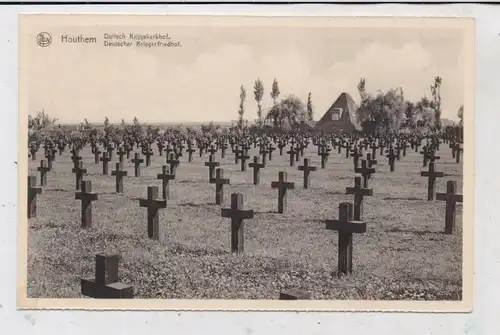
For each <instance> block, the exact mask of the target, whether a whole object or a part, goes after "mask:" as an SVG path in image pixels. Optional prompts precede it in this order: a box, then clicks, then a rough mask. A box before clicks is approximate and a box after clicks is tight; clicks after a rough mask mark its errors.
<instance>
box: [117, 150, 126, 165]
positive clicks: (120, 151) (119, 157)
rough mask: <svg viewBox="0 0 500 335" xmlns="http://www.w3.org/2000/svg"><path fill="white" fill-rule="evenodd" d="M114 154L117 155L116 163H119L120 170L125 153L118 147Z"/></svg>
mask: <svg viewBox="0 0 500 335" xmlns="http://www.w3.org/2000/svg"><path fill="white" fill-rule="evenodd" d="M116 154H117V155H118V161H119V162H120V169H122V168H123V160H124V157H125V155H126V154H127V151H126V150H125V149H124V148H123V147H119V148H118V151H117V152H116Z"/></svg>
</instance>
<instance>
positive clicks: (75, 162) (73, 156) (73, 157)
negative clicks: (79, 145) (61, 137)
mask: <svg viewBox="0 0 500 335" xmlns="http://www.w3.org/2000/svg"><path fill="white" fill-rule="evenodd" d="M72 152H73V153H72V154H71V160H72V161H73V167H75V168H76V167H77V166H78V162H80V161H81V160H82V157H81V156H78V150H76V149H75V150H72Z"/></svg>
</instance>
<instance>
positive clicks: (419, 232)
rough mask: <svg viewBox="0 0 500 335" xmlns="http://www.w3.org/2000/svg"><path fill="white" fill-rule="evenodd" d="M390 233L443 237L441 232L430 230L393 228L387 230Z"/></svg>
mask: <svg viewBox="0 0 500 335" xmlns="http://www.w3.org/2000/svg"><path fill="white" fill-rule="evenodd" d="M388 231H389V232H391V233H407V234H415V235H438V236H442V235H445V234H444V232H442V231H431V230H410V229H401V228H398V227H394V228H391V229H389V230H388Z"/></svg>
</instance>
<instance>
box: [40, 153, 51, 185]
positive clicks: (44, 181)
mask: <svg viewBox="0 0 500 335" xmlns="http://www.w3.org/2000/svg"><path fill="white" fill-rule="evenodd" d="M37 171H40V186H45V185H47V172H48V171H50V168H49V167H48V166H47V164H46V162H45V160H43V159H42V160H41V161H40V166H39V167H38V168H37Z"/></svg>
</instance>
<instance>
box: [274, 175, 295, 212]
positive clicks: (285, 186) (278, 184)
mask: <svg viewBox="0 0 500 335" xmlns="http://www.w3.org/2000/svg"><path fill="white" fill-rule="evenodd" d="M271 188H277V189H278V213H284V212H285V210H286V198H287V196H286V191H287V190H289V189H293V188H295V184H294V183H291V182H287V173H286V172H284V171H280V172H279V173H278V181H273V182H271Z"/></svg>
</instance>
